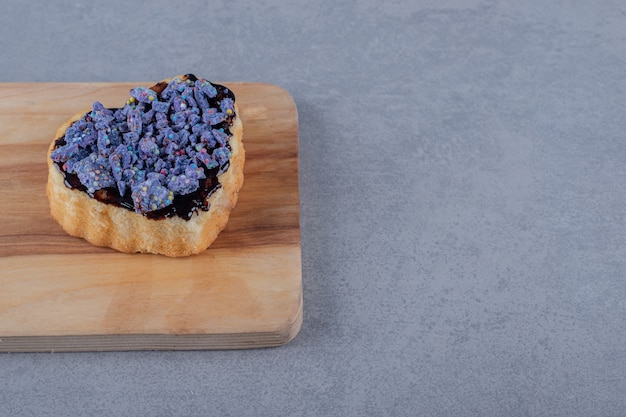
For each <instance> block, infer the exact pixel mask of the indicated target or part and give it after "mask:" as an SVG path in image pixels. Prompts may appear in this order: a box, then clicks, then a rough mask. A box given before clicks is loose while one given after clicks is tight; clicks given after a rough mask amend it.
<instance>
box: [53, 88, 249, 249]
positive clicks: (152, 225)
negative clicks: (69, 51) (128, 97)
mask: <svg viewBox="0 0 626 417" xmlns="http://www.w3.org/2000/svg"><path fill="white" fill-rule="evenodd" d="M171 80H172V79H168V80H164V82H169V81H171ZM84 114H85V112H81V113H78V114H76V115H74V116H73V117H71V118H70V119H69V120H68V121H67V122H65V123H64V124H63V125H62V126H61V127H59V129H58V130H57V132H56V136H55V139H56V138H59V137H62V136H63V135H64V134H65V131H66V130H67V129H68V128H69V127H70V126H71V124H72V123H73V122H75V121H76V120H79V119H80V118H81V117H82V116H83V115H84ZM235 114H236V117H235V118H234V119H233V124H232V126H231V127H230V131H231V133H232V136H231V137H230V139H229V144H230V147H231V152H232V153H231V157H230V165H229V168H228V169H227V170H226V171H225V172H224V173H222V174H221V175H219V176H218V178H219V181H220V183H221V187H220V188H218V189H217V190H216V191H215V192H213V194H211V196H210V197H209V198H208V199H207V200H208V202H209V204H210V208H209V210H208V211H202V210H198V211H197V213H196V214H194V215H193V216H192V217H191V219H189V220H185V219H182V218H180V217H178V216H173V217H169V218H163V219H158V220H153V219H150V218H148V217H146V216H144V215H142V214H140V213H136V212H134V211H131V210H128V209H125V208H122V207H119V206H116V205H113V204H107V203H103V202H100V201H98V200H96V199H95V198H92V197H90V196H89V195H88V194H87V193H86V192H83V191H80V190H77V189H72V188H69V187H67V186H66V185H65V178H64V176H63V174H62V173H61V172H60V170H59V168H58V167H57V165H56V163H55V162H53V161H52V159H51V158H50V154H51V152H52V151H53V149H54V146H55V140H53V141H52V142H51V144H50V147H49V149H48V158H47V160H48V183H47V188H46V193H47V196H48V200H49V202H50V213H51V215H52V217H53V218H54V219H55V220H56V221H57V222H58V223H59V224H60V225H61V226H62V227H63V229H64V230H65V231H66V232H67V233H69V234H70V235H72V236H76V237H81V238H84V239H85V240H87V241H88V242H90V243H92V244H94V245H96V246H106V247H111V248H113V249H116V250H118V251H121V252H126V253H137V252H141V253H156V254H162V255H166V256H172V257H178V256H188V255H193V254H198V253H201V252H203V251H204V250H206V249H207V248H208V247H209V245H211V243H213V241H214V240H215V239H216V238H217V236H218V234H219V233H220V232H221V231H222V230H223V229H224V227H226V224H227V223H228V218H229V215H230V212H231V210H232V209H233V208H234V207H235V205H236V204H237V199H238V195H239V190H240V189H241V187H242V185H243V167H244V162H245V151H244V148H243V143H242V138H243V124H242V122H241V118H240V116H239V109H238V107H237V105H236V104H235Z"/></svg>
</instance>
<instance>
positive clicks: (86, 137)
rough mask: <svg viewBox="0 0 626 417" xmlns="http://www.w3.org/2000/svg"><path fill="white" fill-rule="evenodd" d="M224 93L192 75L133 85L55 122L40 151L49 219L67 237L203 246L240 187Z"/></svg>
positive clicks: (238, 154) (234, 131) (230, 108)
mask: <svg viewBox="0 0 626 417" xmlns="http://www.w3.org/2000/svg"><path fill="white" fill-rule="evenodd" d="M238 110H239V109H238V106H237V103H236V102H235V96H234V94H233V92H232V91H231V90H230V89H228V88H226V87H224V86H221V85H218V84H213V83H210V82H209V81H206V80H204V79H198V78H197V77H195V76H194V75H193V74H187V75H184V76H178V77H174V78H171V79H167V80H163V81H161V82H159V83H157V84H155V85H154V86H152V87H151V88H144V87H137V88H134V89H132V90H131V91H130V97H129V99H128V100H127V101H126V103H125V104H124V106H123V107H120V108H115V109H109V108H105V107H104V106H103V105H102V104H100V103H99V102H95V103H94V104H93V107H92V110H91V111H87V112H85V113H80V114H77V115H75V116H73V117H72V118H70V119H69V120H68V121H67V122H66V123H64V124H63V125H62V126H61V127H60V128H59V129H58V131H57V133H56V139H55V140H53V141H52V143H51V144H50V147H49V150H48V158H47V159H48V184H47V195H48V200H49V202H50V212H51V214H52V217H53V218H54V219H55V220H56V221H57V222H58V223H59V224H60V225H61V226H62V227H63V229H65V231H66V232H67V233H69V234H70V235H72V236H77V237H81V238H84V239H85V240H87V241H89V242H90V243H92V244H94V245H97V246H107V247H111V248H114V249H116V250H118V251H121V252H126V253H137V252H142V253H155V254H162V255H167V256H187V255H192V254H198V253H200V252H202V251H204V250H205V249H206V248H207V247H209V245H210V244H211V243H212V242H213V241H214V240H215V239H216V238H217V236H218V234H219V233H220V231H222V230H223V229H224V227H225V226H226V224H227V222H228V218H229V215H230V212H231V210H232V209H233V208H234V207H235V205H236V203H237V198H238V193H239V190H240V189H241V187H242V185H243V167H244V161H245V152H244V148H243V144H242V136H243V124H242V122H241V118H240V117H239V112H238Z"/></svg>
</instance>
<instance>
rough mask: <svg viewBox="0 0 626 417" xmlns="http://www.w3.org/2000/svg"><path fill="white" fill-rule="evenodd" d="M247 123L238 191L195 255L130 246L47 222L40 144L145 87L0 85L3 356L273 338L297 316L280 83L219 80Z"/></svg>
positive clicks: (294, 218)
mask: <svg viewBox="0 0 626 417" xmlns="http://www.w3.org/2000/svg"><path fill="white" fill-rule="evenodd" d="M224 84H225V85H227V86H228V87H229V88H231V89H232V90H233V92H234V93H235V95H236V97H237V102H238V105H239V108H240V117H241V118H242V121H243V123H244V145H245V149H246V166H245V170H244V175H245V180H244V186H243V188H242V190H241V192H240V195H239V202H238V204H237V207H236V208H235V210H234V211H233V212H232V214H231V217H230V220H229V223H228V226H227V227H226V229H225V230H224V231H223V232H222V233H221V234H220V236H219V237H218V239H217V240H216V241H215V242H214V244H213V245H212V246H211V248H209V250H207V251H206V252H205V253H203V254H201V255H197V256H191V257H187V258H181V259H175V258H167V257H163V256H159V255H143V254H141V255H140V254H136V255H128V254H122V253H118V252H116V251H114V250H112V249H106V248H99V247H95V246H92V245H90V244H89V243H87V242H85V241H84V240H82V239H77V238H74V237H71V236H68V235H67V234H66V233H65V232H64V231H63V230H62V229H61V227H60V226H59V225H58V224H56V222H55V221H54V220H53V219H52V218H51V217H50V214H49V207H48V201H47V198H46V194H45V184H46V175H47V168H46V161H45V157H46V150H47V146H48V144H49V143H50V141H51V140H53V139H54V137H53V136H54V133H55V131H56V129H57V128H58V126H59V125H61V124H62V123H63V122H64V121H65V120H66V119H67V118H68V117H69V116H71V115H72V114H75V113H77V112H79V111H81V110H83V109H88V108H90V106H91V104H92V103H93V102H94V101H96V100H99V101H101V102H102V103H103V104H104V105H105V106H109V107H117V106H121V105H122V104H123V103H124V101H125V100H126V98H127V97H128V92H129V90H130V89H131V88H132V87H135V86H137V85H146V86H149V85H151V83H68V84H62V83H17V84H0V127H1V129H0V132H2V133H1V135H2V136H0V155H2V158H1V159H0V187H2V189H3V196H4V198H3V199H1V200H0V213H1V214H2V216H0V351H5V352H6V351H59V350H63V351H82V350H138V349H233V348H249V347H269V346H277V345H281V344H284V343H287V342H288V341H290V340H291V339H292V338H293V337H295V336H296V334H297V333H298V331H299V329H300V326H301V323H302V273H301V253H300V226H299V192H298V136H297V132H298V115H297V111H296V107H295V104H294V102H293V100H292V98H291V97H290V96H289V94H288V93H287V92H286V91H285V90H283V89H282V88H280V87H278V86H275V85H271V84H261V83H224Z"/></svg>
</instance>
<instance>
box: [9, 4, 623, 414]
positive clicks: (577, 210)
mask: <svg viewBox="0 0 626 417" xmlns="http://www.w3.org/2000/svg"><path fill="white" fill-rule="evenodd" d="M0 39H2V41H1V42H0V82H9V81H146V80H148V81H151V80H154V81H156V80H160V79H162V78H166V77H168V76H171V75H173V74H178V73H184V72H194V73H197V74H202V75H203V76H206V77H207V78H209V79H212V80H216V81H217V80H220V81H262V82H268V83H274V84H278V85H280V86H282V87H283V88H285V89H286V90H288V91H289V92H290V93H291V94H292V95H293V97H294V99H295V101H296V103H297V106H298V110H299V121H300V130H299V134H300V169H301V171H300V175H301V224H302V249H303V253H302V257H303V280H304V302H305V318H304V325H303V328H302V330H301V332H300V334H299V335H298V337H297V338H296V339H295V340H294V341H293V342H291V343H289V344H287V345H285V346H283V347H280V348H272V349H260V350H247V351H214V352H116V353H80V354H66V353H52V354H51V353H42V354H2V355H0V416H35V415H38V416H44V415H50V416H63V415H81V416H91V415H94V416H96V415H97V416H100V415H101V416H207V415H219V416H278V415H293V416H325V415H328V416H331V415H333V416H335V415H336V416H366V415H372V416H414V415H419V416H568V417H571V416H587V417H588V416H598V417H615V416H626V277H625V275H626V241H625V239H626V238H625V236H626V230H625V217H624V216H625V212H626V193H625V187H624V186H625V182H626V141H625V139H626V133H625V132H626V118H625V117H624V112H625V110H626V99H625V95H626V5H625V4H624V3H622V2H619V1H601V2H591V1H589V2H584V1H558V2H547V1H507V2H505V1H501V2H498V1H481V0H467V1H464V0H456V1H434V0H429V1H413V0H394V1H388V2H374V1H345V2H344V1H305V0H298V1H293V2H289V3H288V4H287V2H283V1H281V0H258V1H247V2H246V1H242V2H223V1H215V2H206V1H198V0H188V1H185V2H181V4H180V5H175V4H174V2H168V1H136V2H133V1H112V2H80V1H78V0H72V1H69V0H64V1H50V2H45V1H38V2H22V1H17V0H4V1H3V3H2V12H1V13H0ZM0 273H1V271H0Z"/></svg>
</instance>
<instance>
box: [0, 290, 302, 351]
mask: <svg viewBox="0 0 626 417" xmlns="http://www.w3.org/2000/svg"><path fill="white" fill-rule="evenodd" d="M302 311H303V309H302V302H300V308H299V309H298V312H297V314H296V316H295V317H294V319H293V320H292V321H290V322H289V323H286V325H285V326H284V327H282V328H280V329H277V330H276V331H271V332H255V333H224V334H217V333H216V334H179V335H175V334H123V335H116V334H112V335H84V336H83V335H80V336H72V335H68V336H8V337H1V338H0V353H36V352H47V353H55V352H114V351H115V352H119V351H139V350H143V351H191V350H234V349H259V348H271V347H278V346H282V345H285V344H287V343H289V342H290V341H292V340H293V339H294V338H295V337H296V336H297V335H298V333H299V332H300V329H301V328H302V322H303V314H302Z"/></svg>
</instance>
